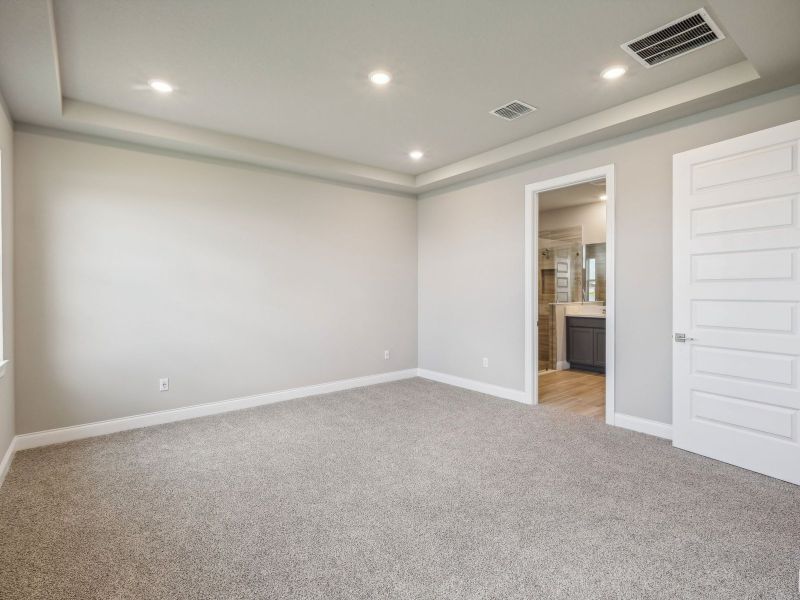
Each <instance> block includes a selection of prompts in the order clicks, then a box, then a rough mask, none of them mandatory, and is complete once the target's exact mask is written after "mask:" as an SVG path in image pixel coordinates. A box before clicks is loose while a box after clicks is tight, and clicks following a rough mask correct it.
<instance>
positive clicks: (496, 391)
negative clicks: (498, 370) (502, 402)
mask: <svg viewBox="0 0 800 600" xmlns="http://www.w3.org/2000/svg"><path fill="white" fill-rule="evenodd" d="M417 374H418V375H419V376H420V377H422V378H424V379H431V380H433V381H438V382H439V383H446V384H448V385H454V386H456V387H461V388H466V389H468V390H472V391H474V392H481V393H482V394H489V395H490V396H497V397H498V398H505V399H506V400H514V401H516V402H522V403H523V404H530V402H529V399H528V397H527V396H526V395H525V392H523V391H522V390H514V389H511V388H506V387H501V386H499V385H493V384H491V383H484V382H482V381H475V380H474V379H465V378H463V377H456V376H455V375H448V374H447V373H438V372H437V371H429V370H428V369H417Z"/></svg>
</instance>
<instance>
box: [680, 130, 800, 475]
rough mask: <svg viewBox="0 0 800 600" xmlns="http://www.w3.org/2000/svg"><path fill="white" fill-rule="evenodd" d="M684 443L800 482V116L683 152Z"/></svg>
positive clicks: (695, 450)
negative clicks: (799, 424) (776, 125)
mask: <svg viewBox="0 0 800 600" xmlns="http://www.w3.org/2000/svg"><path fill="white" fill-rule="evenodd" d="M673 211H674V213H673V233H674V240H673V253H674V255H673V269H674V273H673V326H674V332H675V333H676V334H679V333H683V334H685V335H686V338H687V340H686V342H683V343H681V342H678V341H674V342H673V346H674V348H673V444H674V445H675V446H676V447H678V448H682V449H684V450H689V451H691V452H696V453H698V454H702V455H705V456H709V457H711V458H715V459H718V460H721V461H724V462H727V463H730V464H733V465H737V466H740V467H744V468H746V469H750V470H753V471H757V472H759V473H763V474H765V475H769V476H772V477H776V478H778V479H783V480H784V481H789V482H792V483H794V484H798V485H800V438H799V437H798V436H799V435H800V434H799V433H798V416H799V414H798V413H799V412H800V323H799V322H798V320H799V319H800V314H798V309H799V308H800V121H795V122H793V123H788V124H786V125H781V126H778V127H773V128H771V129H766V130H764V131H759V132H757V133H753V134H750V135H745V136H742V137H739V138H735V139H732V140H727V141H724V142H720V143H717V144H712V145H710V146H705V147H703V148H697V149H695V150H690V151H688V152H683V153H681V154H676V155H675V156H674V158H673Z"/></svg>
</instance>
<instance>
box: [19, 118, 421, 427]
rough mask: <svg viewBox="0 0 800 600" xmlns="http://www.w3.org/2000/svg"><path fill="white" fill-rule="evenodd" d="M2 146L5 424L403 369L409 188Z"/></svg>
mask: <svg viewBox="0 0 800 600" xmlns="http://www.w3.org/2000/svg"><path fill="white" fill-rule="evenodd" d="M15 151H16V208H17V211H16V220H15V225H16V234H17V235H16V240H17V243H16V262H15V265H16V277H17V288H16V289H17V296H16V300H17V307H18V309H17V312H16V326H17V331H18V332H19V335H18V340H19V345H18V348H17V357H16V363H17V378H18V400H17V417H16V423H17V433H27V432H31V431H37V430H43V429H48V428H53V427H61V426H66V425H74V424H81V423H87V422H91V421H97V420H101V419H109V418H114V417H123V416H128V415H133V414H139V413H144V412H149V411H156V410H162V409H168V408H175V407H181V406H187V405H192V404H198V403H203V402H209V401H214V400H223V399H229V398H235V397H241V396H246V395H250V394H258V393H263V392H269V391H274V390H282V389H287V388H293V387H298V386H304V385H310V384H315V383H321V382H327V381H333V380H338V379H344V378H350V377H357V376H363V375H369V374H374V373H382V372H386V371H394V370H399V369H407V368H413V367H416V364H417V355H416V353H417V321H416V319H417V234H416V223H417V216H416V204H417V203H416V200H415V199H413V198H408V197H401V196H397V195H392V194H388V193H379V192H374V191H365V190H361V189H355V188H351V187H345V186H339V185H333V184H329V183H324V182H319V181H314V180H309V179H303V178H300V177H296V176H292V175H284V174H280V173H272V172H265V171H259V170H255V169H247V168H238V167H233V166H224V165H219V164H212V163H209V162H201V161H197V160H190V159H184V158H179V157H172V156H165V155H162V154H155V153H148V152H144V151H141V150H140V149H133V148H119V147H111V146H107V145H99V144H96V143H90V142H88V141H85V140H74V139H64V138H61V137H49V136H46V135H41V134H37V133H30V132H17V133H16V135H15ZM384 349H389V350H390V351H391V359H390V360H388V361H386V360H384V357H383V354H384ZM159 377H169V378H170V386H171V389H170V391H169V392H164V393H160V392H158V379H159Z"/></svg>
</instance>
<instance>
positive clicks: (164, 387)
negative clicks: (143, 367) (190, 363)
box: [158, 377, 169, 392]
mask: <svg viewBox="0 0 800 600" xmlns="http://www.w3.org/2000/svg"><path fill="white" fill-rule="evenodd" d="M158 391H159V392H168V391H169V377H162V378H161V379H159V380H158Z"/></svg>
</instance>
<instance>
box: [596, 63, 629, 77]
mask: <svg viewBox="0 0 800 600" xmlns="http://www.w3.org/2000/svg"><path fill="white" fill-rule="evenodd" d="M627 70H628V69H626V68H625V67H620V66H614V67H608V68H607V69H606V70H605V71H603V73H602V75H603V79H618V78H619V77H622V76H623V75H625V73H626V72H627Z"/></svg>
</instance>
